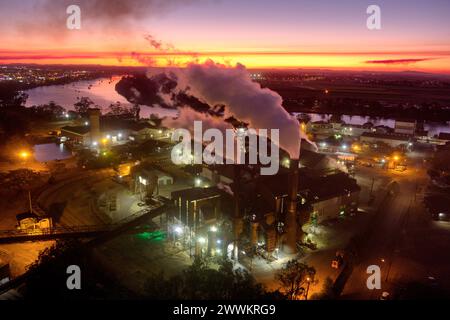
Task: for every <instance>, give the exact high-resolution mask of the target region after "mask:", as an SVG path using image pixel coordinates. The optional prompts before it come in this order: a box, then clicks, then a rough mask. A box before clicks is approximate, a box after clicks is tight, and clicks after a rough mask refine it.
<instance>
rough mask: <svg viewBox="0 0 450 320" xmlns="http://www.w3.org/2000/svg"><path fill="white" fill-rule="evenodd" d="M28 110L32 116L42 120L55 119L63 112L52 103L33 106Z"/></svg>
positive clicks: (63, 110) (61, 108) (62, 109)
mask: <svg viewBox="0 0 450 320" xmlns="http://www.w3.org/2000/svg"><path fill="white" fill-rule="evenodd" d="M30 110H31V111H32V112H33V113H34V116H37V117H40V118H44V119H57V118H59V117H61V116H62V115H63V114H64V112H65V109H64V108H63V107H61V106H60V105H58V104H56V103H55V102H54V101H50V102H49V103H47V104H42V105H39V106H33V107H31V108H30Z"/></svg>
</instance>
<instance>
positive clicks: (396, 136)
mask: <svg viewBox="0 0 450 320" xmlns="http://www.w3.org/2000/svg"><path fill="white" fill-rule="evenodd" d="M411 140H412V139H411V136H409V135H407V134H400V133H377V132H365V133H363V134H362V135H361V137H360V141H361V142H366V143H377V142H383V143H385V144H387V145H389V146H391V147H393V148H395V147H398V146H400V145H408V143H409V142H411Z"/></svg>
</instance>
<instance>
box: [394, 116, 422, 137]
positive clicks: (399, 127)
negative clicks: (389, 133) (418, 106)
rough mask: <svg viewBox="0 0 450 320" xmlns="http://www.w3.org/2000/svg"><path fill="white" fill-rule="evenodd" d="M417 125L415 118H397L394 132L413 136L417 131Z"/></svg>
mask: <svg viewBox="0 0 450 320" xmlns="http://www.w3.org/2000/svg"><path fill="white" fill-rule="evenodd" d="M416 126H417V122H416V121H415V120H395V126H394V132H395V133H398V134H406V135H410V136H413V135H414V133H415V132H416Z"/></svg>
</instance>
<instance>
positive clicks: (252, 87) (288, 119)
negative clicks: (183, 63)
mask: <svg viewBox="0 0 450 320" xmlns="http://www.w3.org/2000/svg"><path fill="white" fill-rule="evenodd" d="M176 75H177V76H178V87H180V88H189V93H190V94H192V95H193V96H195V97H197V98H198V99H199V100H201V101H204V102H205V103H207V104H209V105H225V106H226V108H225V118H229V117H234V118H236V119H238V120H239V121H242V122H245V123H248V125H249V127H250V128H254V129H279V130H280V147H282V148H283V149H285V150H286V151H287V152H288V153H289V155H290V156H291V158H295V159H298V157H299V152H300V141H301V136H300V128H299V123H298V121H297V119H296V118H295V117H293V116H291V115H290V114H289V113H288V112H287V111H286V110H285V109H284V108H283V106H282V101H283V100H282V98H281V96H280V95H279V94H278V93H276V92H274V91H272V90H270V89H267V88H261V86H260V84H258V83H256V82H253V81H252V80H251V78H250V75H249V73H248V72H247V70H246V68H245V67H244V66H243V65H241V64H238V65H237V66H236V67H235V68H229V67H225V66H223V65H219V64H216V63H214V62H212V61H209V62H207V63H205V64H191V65H189V66H188V67H187V68H186V69H178V70H177V72H176Z"/></svg>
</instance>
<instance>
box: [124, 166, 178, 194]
mask: <svg viewBox="0 0 450 320" xmlns="http://www.w3.org/2000/svg"><path fill="white" fill-rule="evenodd" d="M132 175H133V181H134V184H133V188H134V192H135V193H139V194H141V199H146V198H148V197H152V196H153V195H159V194H160V192H159V191H160V190H159V189H160V188H161V187H165V186H170V185H172V184H173V177H172V176H171V175H169V174H168V173H166V172H163V171H161V170H159V169H158V168H156V167H153V166H151V165H150V166H145V165H143V166H139V167H136V168H134V169H133V173H132Z"/></svg>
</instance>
